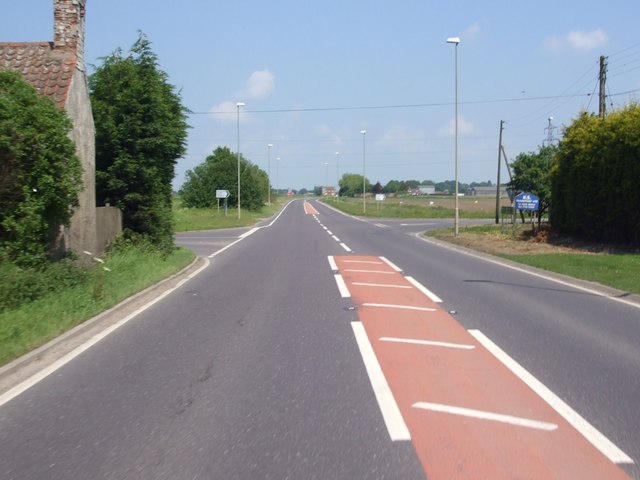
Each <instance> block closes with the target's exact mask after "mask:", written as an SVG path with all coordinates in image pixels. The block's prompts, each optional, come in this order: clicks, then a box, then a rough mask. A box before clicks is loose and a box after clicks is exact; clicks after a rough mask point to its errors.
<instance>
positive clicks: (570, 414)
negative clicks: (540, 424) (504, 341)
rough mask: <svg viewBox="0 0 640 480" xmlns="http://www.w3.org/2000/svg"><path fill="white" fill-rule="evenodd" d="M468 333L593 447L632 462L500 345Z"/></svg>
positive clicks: (616, 459)
mask: <svg viewBox="0 0 640 480" xmlns="http://www.w3.org/2000/svg"><path fill="white" fill-rule="evenodd" d="M469 333H470V334H471V335H473V337H475V339H476V340H478V342H480V343H481V344H482V345H483V346H484V348H486V349H487V350H488V351H489V352H491V353H492V354H493V355H494V356H495V357H496V358H497V359H498V360H500V361H501V362H502V363H503V364H504V366H506V367H507V368H508V369H509V370H511V371H512V372H513V373H514V374H515V375H516V376H517V377H518V378H520V380H522V381H523V382H524V383H526V384H527V385H528V386H529V388H531V389H532V390H533V391H534V392H536V393H537V394H538V395H539V396H540V397H541V398H542V399H543V400H544V401H545V402H547V403H548V404H549V406H550V407H551V408H553V409H554V410H555V411H556V412H558V413H559V414H560V415H562V416H563V417H564V418H565V420H567V422H569V423H570V424H571V425H572V426H573V427H574V428H575V429H576V430H577V431H578V432H580V433H581V434H582V436H583V437H585V438H586V439H587V440H588V441H589V442H590V443H591V444H592V445H593V446H594V447H596V448H597V449H598V450H600V452H602V453H603V454H604V455H605V456H606V457H607V458H608V459H609V460H611V461H612V462H614V463H634V462H633V460H632V459H631V457H629V455H627V454H626V453H624V452H623V451H622V450H620V449H619V448H618V447H617V446H616V445H615V444H614V443H613V442H612V441H611V440H609V439H608V438H607V437H605V436H604V435H603V434H602V433H600V431H599V430H597V429H596V428H595V427H594V426H593V425H591V424H590V423H589V422H587V421H586V420H585V419H584V418H583V417H582V416H581V415H580V414H579V413H578V412H576V411H575V410H574V409H573V408H571V407H570V406H569V405H567V404H566V403H565V402H564V401H562V400H561V399H560V398H559V397H558V396H557V395H556V394H555V393H553V392H552V391H551V390H549V388H547V387H546V386H545V385H544V384H543V383H542V382H540V381H539V380H538V379H537V378H535V377H534V376H533V375H531V373H529V372H528V371H527V370H526V369H525V368H524V367H522V366H521V365H520V364H519V363H518V362H516V361H515V360H514V359H512V358H511V357H510V356H509V355H507V354H506V353H505V352H504V351H503V350H502V349H501V348H500V347H498V346H497V345H496V344H495V343H493V342H492V341H491V340H490V339H489V338H488V337H486V336H485V335H484V334H483V333H482V332H481V331H479V330H469Z"/></svg>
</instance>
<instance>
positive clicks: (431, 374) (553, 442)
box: [333, 256, 629, 479]
mask: <svg viewBox="0 0 640 480" xmlns="http://www.w3.org/2000/svg"><path fill="white" fill-rule="evenodd" d="M333 262H334V263H335V265H336V266H337V268H338V270H339V272H340V274H341V276H342V280H343V281H344V284H345V285H346V288H347V289H348V290H349V293H350V295H351V297H352V299H353V301H354V303H355V305H356V306H357V307H358V316H359V319H360V321H361V322H362V325H363V326H364V330H365V331H366V334H367V336H368V338H369V342H370V343H371V346H372V348H373V351H374V353H375V357H376V358H377V361H378V363H379V365H380V367H381V369H382V372H383V374H384V377H385V378H386V381H387V383H388V385H389V387H390V389H391V392H392V394H393V397H394V398H395V401H396V403H397V404H398V407H399V409H400V412H401V414H402V417H403V419H404V422H405V423H406V426H407V428H408V430H409V432H410V436H411V440H412V441H413V445H414V447H415V450H416V453H417V455H418V457H419V459H420V461H421V462H422V465H423V467H424V469H425V472H426V473H427V476H428V477H429V478H430V479H449V478H462V479H465V478H469V479H475V478H492V479H499V478H536V479H546V478H580V479H602V478H607V479H623V478H629V477H628V476H627V475H626V474H625V473H624V471H623V470H622V469H620V468H619V467H618V466H617V465H616V464H615V463H613V462H612V461H610V460H609V459H608V458H607V457H605V456H604V455H603V454H602V453H601V452H600V451H599V450H598V449H597V448H596V447H594V446H593V445H592V444H591V443H589V441H588V440H587V439H586V438H585V437H584V436H582V435H581V434H580V433H579V432H578V431H577V430H576V429H575V428H574V427H573V426H571V425H570V424H569V423H568V422H567V420H566V419H565V418H563V417H562V416H561V415H560V414H558V413H557V412H556V411H555V410H554V409H553V408H551V406H549V404H547V403H546V402H545V401H544V400H542V398H540V397H539V396H538V395H537V394H536V393H535V392H534V391H533V390H532V389H531V388H530V387H529V386H528V385H527V384H525V383H524V382H523V381H521V380H520V379H519V378H518V377H516V376H515V375H514V374H513V373H512V372H511V371H510V370H509V369H508V368H506V367H505V366H504V365H503V364H502V363H501V362H500V361H499V360H498V359H497V358H496V357H495V356H494V355H492V354H491V353H490V352H489V351H488V350H487V349H486V348H484V347H483V346H482V345H481V344H480V343H479V342H478V341H477V340H476V339H475V338H474V337H473V336H472V335H471V334H470V333H469V332H467V331H466V330H465V329H464V328H463V327H462V326H461V325H460V324H459V323H458V322H457V321H456V320H455V319H454V318H453V317H451V316H450V315H449V314H448V313H447V312H445V311H444V310H443V309H442V308H440V307H439V306H438V304H437V303H435V302H434V301H433V300H432V299H430V298H428V297H427V296H426V295H425V294H424V293H423V292H422V291H420V290H419V289H418V288H417V287H416V286H415V285H414V284H413V283H411V282H409V281H407V280H406V278H405V277H404V276H403V275H402V273H400V272H398V271H397V270H396V269H394V268H393V266H392V265H389V264H388V263H387V262H385V261H383V260H382V259H380V258H378V257H354V256H348V257H334V258H333ZM372 284H373V285H374V286H372ZM385 286H389V287H385ZM407 286H409V287H411V288H398V287H407Z"/></svg>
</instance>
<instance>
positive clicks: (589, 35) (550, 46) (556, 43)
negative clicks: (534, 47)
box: [543, 28, 609, 53]
mask: <svg viewBox="0 0 640 480" xmlns="http://www.w3.org/2000/svg"><path fill="white" fill-rule="evenodd" d="M608 43H609V37H608V36H607V34H606V32H605V31H604V30H602V29H601V28H598V29H596V30H593V31H591V32H585V31H582V30H574V31H571V32H569V33H568V34H566V35H565V36H564V37H558V36H552V37H549V38H547V39H546V40H545V41H544V43H543V46H544V48H545V49H546V50H548V51H550V52H552V53H561V52H563V51H565V50H568V49H569V50H574V51H578V52H590V51H592V50H595V49H597V48H602V47H604V46H606V45H607V44H608Z"/></svg>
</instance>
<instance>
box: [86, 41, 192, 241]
mask: <svg viewBox="0 0 640 480" xmlns="http://www.w3.org/2000/svg"><path fill="white" fill-rule="evenodd" d="M103 60H104V63H103V65H102V66H100V67H98V68H97V69H96V71H95V73H94V74H93V75H91V76H90V77H89V88H90V90H91V104H92V108H93V116H94V119H95V123H96V200H97V202H98V204H100V203H106V202H109V203H111V204H112V205H115V206H117V207H119V208H120V209H121V210H122V211H123V227H124V228H125V232H126V233H127V234H128V235H136V234H141V235H144V236H148V237H149V238H150V239H151V241H152V242H153V243H154V244H156V245H157V246H158V247H160V248H161V249H163V250H167V249H170V248H172V247H173V219H172V213H171V196H172V189H171V182H172V180H173V177H174V175H175V164H176V161H177V159H178V158H180V157H181V156H182V155H184V153H185V149H186V139H187V129H188V125H187V123H186V114H187V113H188V110H187V109H186V108H185V107H184V106H182V104H181V99H180V95H179V94H178V93H176V92H175V89H174V87H173V86H172V85H170V84H169V83H168V79H167V74H166V73H164V72H163V71H161V70H160V69H159V68H158V59H157V57H156V55H155V54H154V53H153V52H152V51H151V45H150V42H149V40H147V38H146V37H145V35H144V34H143V33H141V32H140V33H139V36H138V40H137V41H136V42H135V43H134V45H133V46H132V47H131V50H130V53H129V55H127V56H124V55H123V54H122V51H121V50H119V49H118V50H116V51H115V52H114V53H113V54H111V55H110V56H108V57H106V58H105V59H103Z"/></svg>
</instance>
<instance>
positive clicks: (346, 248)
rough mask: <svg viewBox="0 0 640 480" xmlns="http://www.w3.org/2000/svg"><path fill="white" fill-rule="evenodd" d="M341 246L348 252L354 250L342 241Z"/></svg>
mask: <svg viewBox="0 0 640 480" xmlns="http://www.w3.org/2000/svg"><path fill="white" fill-rule="evenodd" d="M340 246H341V247H342V248H344V249H345V250H346V251H347V252H352V251H353V250H351V249H350V248H349V247H347V246H346V245H345V244H344V243H341V244H340Z"/></svg>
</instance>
